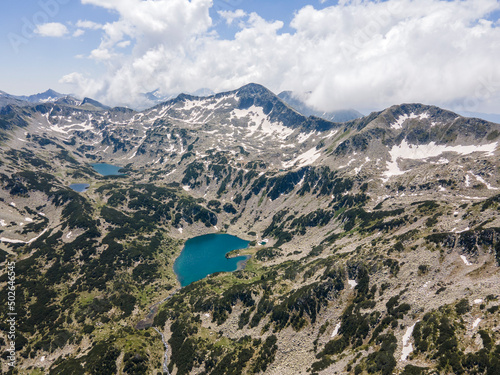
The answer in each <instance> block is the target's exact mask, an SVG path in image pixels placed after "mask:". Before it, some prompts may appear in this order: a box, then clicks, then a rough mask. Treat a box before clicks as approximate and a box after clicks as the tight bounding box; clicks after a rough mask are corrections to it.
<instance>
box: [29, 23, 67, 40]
mask: <svg viewBox="0 0 500 375" xmlns="http://www.w3.org/2000/svg"><path fill="white" fill-rule="evenodd" d="M35 33H36V34H38V35H40V36H46V37H55V38H59V37H62V36H64V35H66V34H67V33H68V28H67V27H66V26H65V25H63V24H62V23H58V22H49V23H44V24H40V25H37V27H36V29H35Z"/></svg>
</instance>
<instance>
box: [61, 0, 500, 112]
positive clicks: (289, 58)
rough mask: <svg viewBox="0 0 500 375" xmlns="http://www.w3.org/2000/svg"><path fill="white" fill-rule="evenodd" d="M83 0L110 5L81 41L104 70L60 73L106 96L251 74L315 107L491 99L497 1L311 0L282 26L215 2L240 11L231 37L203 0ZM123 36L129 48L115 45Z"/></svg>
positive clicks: (217, 83) (218, 86)
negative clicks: (91, 36) (89, 40)
mask: <svg viewBox="0 0 500 375" xmlns="http://www.w3.org/2000/svg"><path fill="white" fill-rule="evenodd" d="M82 3H85V4H93V5H96V6H100V7H104V8H107V9H109V10H112V11H114V12H117V13H118V15H119V19H118V20H117V21H115V22H110V23H107V24H104V25H102V33H103V35H102V41H101V43H100V45H99V46H96V48H95V49H94V50H93V51H91V52H90V56H91V57H92V58H94V59H95V60H98V61H100V62H102V63H104V64H107V66H108V67H109V71H108V73H107V74H106V76H105V77H101V78H94V79H85V77H83V76H81V77H80V76H75V75H73V76H71V77H70V76H67V77H65V80H66V81H67V82H72V83H73V84H75V85H76V86H77V89H76V90H78V89H79V90H80V91H85V92H86V93H87V94H88V95H91V96H94V97H97V98H98V99H100V100H103V101H105V102H107V103H110V104H123V103H125V102H126V101H127V100H129V99H130V98H132V100H133V99H134V98H135V99H137V100H138V98H140V95H139V94H140V93H141V92H146V91H151V90H154V89H156V88H158V87H159V88H160V89H161V91H162V92H165V93H176V92H181V91H194V90H196V89H198V88H200V87H210V88H211V89H213V90H215V91H221V90H228V89H234V88H237V87H239V86H241V85H243V84H246V83H249V82H257V83H261V84H264V85H266V86H268V87H269V88H270V89H272V90H274V91H275V92H278V91H280V90H285V89H287V90H289V89H291V90H293V91H295V92H298V93H301V92H309V93H310V94H309V95H308V96H307V101H308V103H309V104H310V105H313V106H315V107H316V108H318V109H322V110H333V109H339V108H346V107H352V108H357V109H363V108H382V107H386V106H389V105H392V104H399V103H402V102H424V103H429V104H438V105H448V106H455V107H456V108H461V109H465V110H482V111H494V110H496V108H498V104H499V102H500V71H499V70H498V66H499V62H500V48H499V47H500V46H499V45H500V31H499V29H498V28H497V24H495V23H494V22H491V21H488V16H489V15H490V14H491V13H492V12H493V11H495V10H499V9H500V5H499V3H498V2H497V1H496V0H462V1H459V0H455V1H442V0H419V1H414V0H387V1H384V2H370V1H363V0H355V1H348V0H347V1H340V2H339V3H338V4H337V5H335V6H330V7H326V8H324V9H321V10H319V9H315V8H314V7H313V6H310V5H309V6H306V7H304V8H302V9H300V10H299V11H298V12H297V13H296V14H295V15H294V18H293V20H292V22H291V24H290V25H289V26H290V28H291V30H292V32H290V33H287V32H283V26H284V23H283V22H282V21H279V20H278V21H268V20H265V19H263V18H262V17H261V16H259V15H258V14H256V13H251V14H246V13H245V12H244V11H240V10H236V11H221V12H219V14H220V15H221V16H222V17H223V18H224V19H225V20H226V23H228V24H231V23H232V22H234V20H236V19H240V20H241V21H240V22H239V24H238V26H239V28H240V29H239V30H238V32H237V33H236V34H235V35H234V38H232V39H230V40H228V39H222V38H220V37H219V36H218V35H217V34H216V32H215V31H214V29H213V27H212V26H213V25H212V20H211V18H210V16H209V10H210V8H211V7H212V6H213V4H212V1H211V0H191V1H188V0H157V1H140V0H82ZM86 22H88V21H86ZM89 25H90V24H89ZM77 26H78V27H81V28H83V27H84V26H83V24H80V25H78V24H77ZM127 41H129V43H131V47H132V48H130V49H127V50H123V48H121V47H123V46H125V45H128V44H127ZM70 78H71V79H70ZM77 78H78V79H77Z"/></svg>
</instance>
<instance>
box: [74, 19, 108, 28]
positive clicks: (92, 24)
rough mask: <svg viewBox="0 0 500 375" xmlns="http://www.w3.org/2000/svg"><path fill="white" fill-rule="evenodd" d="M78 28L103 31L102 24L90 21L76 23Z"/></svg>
mask: <svg viewBox="0 0 500 375" xmlns="http://www.w3.org/2000/svg"><path fill="white" fill-rule="evenodd" d="M76 26H77V27H79V28H82V29H92V30H98V29H102V25H101V24H99V23H96V22H93V21H88V20H78V21H77V22H76Z"/></svg>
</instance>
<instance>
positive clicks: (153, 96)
mask: <svg viewBox="0 0 500 375" xmlns="http://www.w3.org/2000/svg"><path fill="white" fill-rule="evenodd" d="M185 95H188V96H191V97H199V98H205V97H209V96H213V95H215V92H214V91H212V90H210V89H208V88H201V89H198V90H196V91H194V92H192V93H189V94H183V93H181V94H178V95H174V94H170V95H168V94H163V93H162V92H161V91H160V89H156V90H153V91H150V92H146V93H144V94H142V96H143V98H144V99H145V101H144V104H143V105H139V106H130V108H133V109H135V110H139V111H142V110H145V109H148V108H151V107H153V106H155V105H158V104H160V103H163V102H167V101H169V100H173V99H175V98H177V97H179V96H181V97H183V96H185ZM277 97H278V98H280V99H281V100H282V101H283V102H284V103H286V104H287V105H289V106H290V107H292V108H293V109H294V110H296V111H297V112H299V113H300V114H301V115H303V116H306V117H309V116H314V117H319V118H321V119H324V120H327V121H332V122H348V121H351V120H356V119H359V118H362V117H363V116H364V115H363V114H362V113H360V112H359V111H357V110H355V109H342V110H337V111H331V112H326V111H319V110H317V109H315V108H313V107H311V106H309V105H308V104H307V103H305V102H304V101H303V100H302V99H300V97H299V96H298V95H296V94H295V93H294V92H292V91H282V92H281V93H279V94H278V95H277ZM50 102H57V103H59V104H65V105H73V106H80V105H86V106H89V105H91V106H93V107H96V108H101V109H109V108H111V107H109V106H107V105H105V104H102V103H100V102H98V101H97V100H94V99H91V98H84V99H83V100H79V99H76V98H75V97H73V96H72V95H71V94H61V93H58V92H57V91H54V90H52V89H48V90H47V91H45V92H42V93H38V94H34V95H11V94H8V93H6V92H5V91H1V90H0V108H3V107H5V106H7V105H9V104H12V105H17V106H20V107H23V106H28V105H33V104H40V103H50ZM457 113H459V114H460V115H462V116H465V117H474V118H481V119H483V120H486V121H491V122H495V123H500V114H495V113H481V112H467V111H458V112H457Z"/></svg>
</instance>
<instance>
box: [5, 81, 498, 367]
mask: <svg viewBox="0 0 500 375" xmlns="http://www.w3.org/2000/svg"><path fill="white" fill-rule="evenodd" d="M51 97H52V96H51ZM0 98H1V96H0ZM289 103H290V101H289ZM16 104H19V103H16V102H15V101H12V100H11V102H10V103H9V105H6V106H4V107H3V108H1V109H0V140H1V142H2V146H1V148H0V186H1V189H0V213H1V216H0V239H1V242H0V262H1V263H2V265H5V267H3V268H2V271H1V276H0V277H1V279H0V285H1V287H2V293H1V296H3V297H2V298H3V299H4V301H3V302H5V303H4V306H7V302H8V301H7V298H8V294H7V290H8V287H9V284H8V283H7V282H8V280H9V279H8V275H7V272H8V269H7V262H13V261H14V262H15V264H16V266H15V267H16V281H15V283H16V284H15V285H16V291H17V292H16V301H15V307H14V308H15V312H16V313H17V328H16V329H17V331H16V335H17V336H16V342H15V345H16V352H17V354H18V356H17V366H18V369H19V371H20V372H22V371H31V370H28V369H36V368H39V369H40V370H37V371H42V372H46V373H50V374H71V373H74V374H84V373H95V372H96V371H97V370H96V369H105V370H102V371H106V372H105V373H109V374H115V373H116V374H118V373H130V374H132V373H133V374H149V373H157V372H159V371H163V370H162V364H163V361H164V358H165V357H166V358H167V361H168V371H169V372H170V373H173V374H199V373H205V374H212V373H213V374H253V373H265V374H280V375H281V374H306V373H311V374H320V373H321V374H333V373H339V374H340V373H355V374H375V373H380V374H392V373H399V374H427V373H434V372H436V373H443V374H444V373H491V374H493V373H497V372H498V369H499V366H500V365H499V362H498V352H499V350H500V334H499V327H498V310H499V306H500V302H499V300H498V291H499V289H498V285H500V280H499V277H500V274H499V265H500V218H499V204H500V198H499V193H500V178H499V167H500V166H499V157H498V156H499V151H498V142H499V139H500V125H498V124H495V123H491V122H487V121H483V120H479V119H473V118H464V117H461V116H459V115H457V114H454V113H452V112H450V111H446V110H443V109H440V108H437V107H433V106H427V105H423V104H402V105H396V106H393V107H390V108H388V109H386V110H384V111H381V112H375V113H372V114H370V115H368V116H365V117H362V118H356V119H352V120H350V121H346V122H342V123H341V122H330V121H327V120H325V119H322V118H319V117H314V116H312V117H306V116H304V115H302V114H301V113H300V111H297V110H295V109H294V108H292V107H291V106H290V105H289V104H286V103H285V102H284V101H283V100H282V99H280V97H278V96H276V95H274V94H273V93H272V92H270V91H269V90H267V89H266V88H265V87H263V86H260V85H257V84H250V85H247V86H244V87H242V88H240V89H238V90H235V91H231V92H225V93H219V94H214V95H210V96H203V97H199V96H192V95H184V94H183V95H179V96H178V97H177V98H175V99H171V100H168V101H165V102H162V103H160V104H158V105H156V106H155V107H152V108H149V109H146V110H144V111H134V110H131V109H127V108H108V107H106V106H105V105H103V104H101V103H98V102H96V101H94V100H92V99H86V100H84V101H78V100H76V99H73V98H70V97H61V98H58V99H57V100H55V101H48V100H47V101H45V102H43V103H40V102H36V103H32V104H26V103H24V104H23V105H22V106H20V105H16ZM93 163H109V164H113V165H117V166H120V167H122V169H121V172H122V174H121V175H119V176H102V175H100V174H99V173H97V172H96V171H95V170H94V169H93V168H92V167H91V164H93ZM72 183H85V184H88V185H89V188H88V189H87V190H86V191H85V192H76V191H73V190H72V189H70V188H69V185H70V184H72ZM218 232H225V233H226V232H227V233H231V234H234V235H238V236H240V237H242V238H245V239H247V240H249V241H251V244H250V247H249V248H248V249H244V250H242V251H241V255H250V256H251V258H250V259H249V261H248V262H247V264H246V267H245V269H243V270H239V271H236V272H233V273H218V274H214V275H211V276H209V277H207V278H205V279H203V280H200V281H197V282H195V283H193V284H191V285H189V286H187V287H184V288H182V289H180V288H179V285H178V281H177V279H176V276H175V273H174V272H173V263H174V261H175V259H176V258H177V256H178V255H179V253H180V251H181V250H182V244H183V241H185V240H186V239H188V238H190V237H193V236H197V235H202V234H209V233H218ZM0 314H3V315H1V318H5V319H0V321H2V322H5V321H6V317H7V315H6V312H5V311H4V312H1V313H0ZM3 324H4V325H5V323H3ZM3 328H4V329H2V332H7V329H8V327H6V326H4V327H3ZM154 328H156V329H158V332H161V333H162V334H163V340H164V341H162V337H161V336H160V335H159V334H158V333H157V331H155V330H154ZM0 340H3V341H2V342H5V343H6V344H7V343H9V338H8V336H7V335H6V334H4V333H1V334H0ZM165 343H166V345H164V344H165ZM165 349H166V352H165ZM3 366H4V367H3V368H2V371H8V370H9V369H8V367H7V365H3Z"/></svg>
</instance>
